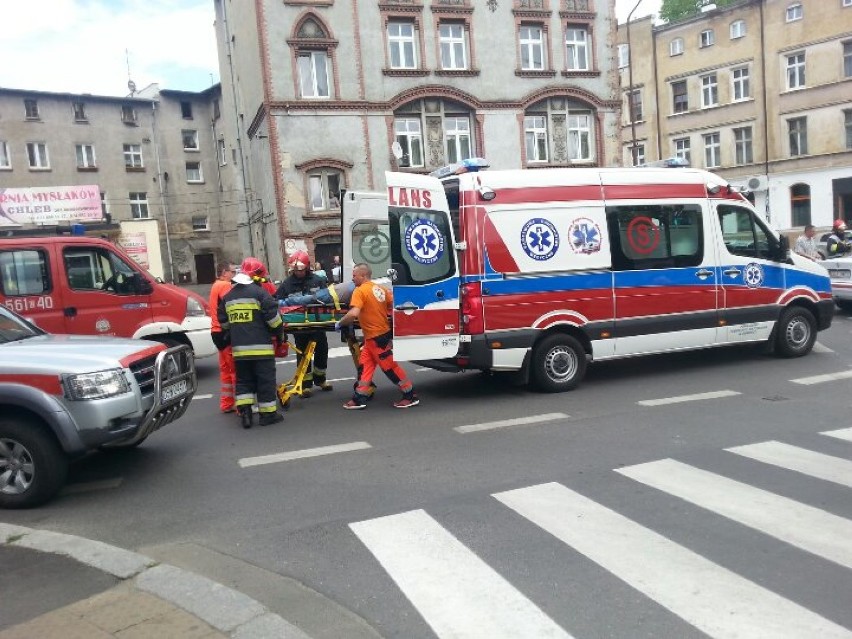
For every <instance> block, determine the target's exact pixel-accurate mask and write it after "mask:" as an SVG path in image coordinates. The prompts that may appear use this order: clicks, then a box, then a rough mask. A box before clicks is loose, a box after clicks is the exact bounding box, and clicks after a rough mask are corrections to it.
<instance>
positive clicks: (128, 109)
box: [121, 104, 136, 124]
mask: <svg viewBox="0 0 852 639" xmlns="http://www.w3.org/2000/svg"><path fill="white" fill-rule="evenodd" d="M121 121H122V122H124V123H125V124H136V109H134V108H133V107H132V106H131V105H129V104H124V105H122V107H121Z"/></svg>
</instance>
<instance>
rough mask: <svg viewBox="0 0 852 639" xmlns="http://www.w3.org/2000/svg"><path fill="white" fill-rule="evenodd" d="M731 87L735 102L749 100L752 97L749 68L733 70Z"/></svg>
mask: <svg viewBox="0 0 852 639" xmlns="http://www.w3.org/2000/svg"><path fill="white" fill-rule="evenodd" d="M731 85H732V86H731V89H732V90H731V93H732V94H733V96H734V102H739V101H740V100H747V99H748V98H750V97H751V87H750V86H749V74H748V67H740V68H739V69H732V70H731Z"/></svg>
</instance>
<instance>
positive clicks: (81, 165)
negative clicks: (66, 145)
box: [75, 144, 97, 169]
mask: <svg viewBox="0 0 852 639" xmlns="http://www.w3.org/2000/svg"><path fill="white" fill-rule="evenodd" d="M75 150H76V154H77V168H78V169H94V168H95V167H96V166H97V164H96V163H95V147H94V146H93V145H91V144H78V145H77V146H76V149H75Z"/></svg>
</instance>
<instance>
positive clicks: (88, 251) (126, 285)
mask: <svg viewBox="0 0 852 639" xmlns="http://www.w3.org/2000/svg"><path fill="white" fill-rule="evenodd" d="M63 258H64V261H65V272H66V274H67V277H68V286H70V287H71V288H72V289H74V290H77V291H80V290H82V291H103V292H105V293H117V294H118V295H133V294H135V293H136V292H137V289H136V285H135V284H134V279H135V278H134V275H135V274H136V271H135V270H133V268H132V267H131V266H130V264H128V263H127V262H125V261H124V260H122V259H121V258H120V257H118V255H116V254H115V253H113V252H112V251H108V250H106V249H102V248H76V247H75V248H66V249H65V250H64V251H63Z"/></svg>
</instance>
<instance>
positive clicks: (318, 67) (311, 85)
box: [299, 51, 331, 98]
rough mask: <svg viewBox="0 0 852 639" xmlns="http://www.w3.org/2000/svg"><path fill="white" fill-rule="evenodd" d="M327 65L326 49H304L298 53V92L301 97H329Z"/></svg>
mask: <svg viewBox="0 0 852 639" xmlns="http://www.w3.org/2000/svg"><path fill="white" fill-rule="evenodd" d="M329 66H330V65H329V60H328V52H326V51H305V52H303V53H300V54H299V92H300V95H301V96H302V97H303V98H328V97H331V89H330V86H331V83H330V82H329V80H328V77H329V74H328V68H329Z"/></svg>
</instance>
